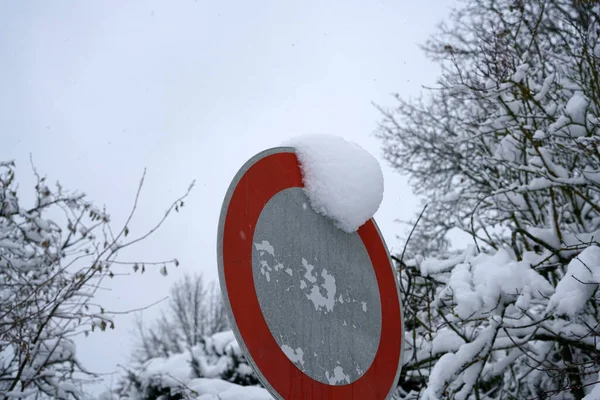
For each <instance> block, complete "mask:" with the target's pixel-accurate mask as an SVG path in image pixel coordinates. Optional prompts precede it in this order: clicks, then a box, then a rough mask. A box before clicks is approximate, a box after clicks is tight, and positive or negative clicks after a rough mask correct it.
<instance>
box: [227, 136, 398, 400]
mask: <svg viewBox="0 0 600 400" xmlns="http://www.w3.org/2000/svg"><path fill="white" fill-rule="evenodd" d="M302 187H303V183H302V174H301V170H300V166H299V164H298V159H297V157H296V154H295V152H294V149H293V148H289V147H280V148H274V149H269V150H266V151H263V152H261V153H259V154H258V155H256V156H254V157H253V158H252V159H250V160H249V161H248V162H247V163H246V164H245V165H244V166H243V167H242V168H241V169H240V171H239V172H238V173H237V175H236V176H235V178H234V179H233V181H232V183H231V185H230V187H229V190H228V191H227V194H226V196H225V200H224V203H223V208H222V210H221V217H220V220H219V231H218V242H217V243H218V244H217V249H218V251H217V253H218V265H219V278H220V282H221V290H222V293H223V297H224V300H225V305H226V309H227V311H228V315H229V319H230V322H231V325H232V328H233V331H234V333H235V336H236V338H237V340H238V342H239V344H240V347H241V349H242V351H243V352H244V355H245V356H246V357H247V359H248V362H249V363H250V364H251V365H252V367H253V368H254V370H255V372H256V374H257V375H258V377H259V379H260V380H261V382H262V383H263V385H264V386H265V387H266V388H267V390H268V391H269V392H270V393H271V395H273V396H274V397H275V398H277V399H285V400H292V399H314V400H325V399H327V400H335V399H346V400H347V399H357V400H358V399H360V400H364V399H388V398H389V397H390V396H391V394H392V392H393V390H394V389H395V387H396V384H397V381H398V377H399V375H400V369H401V362H402V343H403V341H404V338H403V326H402V317H401V302H400V294H399V291H398V285H397V282H396V279H395V276H394V271H393V268H392V265H391V260H390V257H389V254H388V251H387V248H386V246H385V243H384V241H383V238H382V237H381V233H380V232H379V229H378V228H377V225H376V224H375V221H374V220H373V219H371V220H369V221H367V222H366V223H365V224H364V225H363V226H361V227H360V228H359V229H358V231H357V232H354V233H346V232H344V231H341V230H340V229H338V228H336V227H335V226H334V224H333V222H332V221H331V220H330V219H328V218H325V217H323V216H321V215H319V214H317V213H316V212H315V211H313V210H312V208H311V207H310V205H309V201H308V199H307V197H306V195H305V194H304V191H303V190H302Z"/></svg>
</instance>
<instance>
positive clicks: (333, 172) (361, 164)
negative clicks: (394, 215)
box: [285, 135, 383, 233]
mask: <svg viewBox="0 0 600 400" xmlns="http://www.w3.org/2000/svg"><path fill="white" fill-rule="evenodd" d="M285 145H286V146H291V147H294V149H295V150H296V155H297V157H298V161H299V162H300V169H301V171H302V180H303V183H304V191H305V193H306V195H307V197H308V199H309V202H310V205H311V207H312V208H313V209H314V210H315V211H316V212H317V213H319V214H321V215H323V216H325V217H328V218H330V219H332V220H333V221H334V223H335V225H336V226H337V227H338V228H340V229H341V230H343V231H345V232H348V233H351V232H355V231H356V230H357V229H358V228H359V227H360V226H361V225H363V224H364V223H365V222H367V221H368V220H369V219H371V218H372V217H373V215H374V214H375V212H376V211H377V209H378V208H379V205H380V204H381V200H382V199H383V173H382V172H381V168H380V166H379V163H378V162H377V160H376V159H375V157H373V156H372V155H371V154H370V153H369V152H367V151H366V150H365V149H363V148H362V147H360V146H359V145H358V144H356V143H353V142H349V141H347V140H345V139H343V138H341V137H338V136H333V135H306V136H299V137H296V138H293V139H290V140H288V141H286V143H285Z"/></svg>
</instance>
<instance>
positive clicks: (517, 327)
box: [379, 0, 600, 400]
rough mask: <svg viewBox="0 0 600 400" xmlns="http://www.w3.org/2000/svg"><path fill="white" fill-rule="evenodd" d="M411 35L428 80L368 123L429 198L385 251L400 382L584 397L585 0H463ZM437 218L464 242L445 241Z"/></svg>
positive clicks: (483, 394) (590, 268)
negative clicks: (395, 278)
mask: <svg viewBox="0 0 600 400" xmlns="http://www.w3.org/2000/svg"><path fill="white" fill-rule="evenodd" d="M425 49H426V52H427V53H428V54H429V55H430V56H431V57H432V58H433V59H435V60H438V61H440V63H441V64H442V68H443V75H442V77H441V78H440V79H439V85H438V88H436V89H435V90H433V91H431V92H430V94H429V96H428V97H427V98H423V99H421V100H418V101H406V100H402V99H400V98H399V97H398V101H399V105H398V107H397V109H395V110H391V111H386V110H382V112H383V114H384V119H383V122H382V124H381V128H380V131H379V136H380V137H381V138H382V139H383V141H384V150H385V153H386V157H387V159H388V160H389V161H390V162H391V163H392V165H393V166H395V167H396V168H397V169H398V170H400V171H402V172H405V173H407V174H409V176H410V177H411V182H412V185H413V187H414V189H415V191H416V192H417V193H418V194H420V195H422V196H423V198H424V201H425V202H427V204H428V206H429V207H428V208H427V212H426V213H424V215H423V218H422V220H421V222H420V224H419V226H418V228H417V229H416V230H415V232H414V235H413V237H412V238H411V242H410V243H409V245H408V248H407V251H406V254H407V255H408V258H410V259H408V260H406V259H405V260H401V261H402V262H401V265H400V267H401V287H402V292H403V294H404V297H405V300H404V306H405V314H404V315H405V319H406V321H405V325H406V329H407V332H406V337H407V346H406V349H407V350H406V352H407V355H406V359H405V367H404V370H403V377H402V378H401V382H400V383H401V385H402V386H403V387H404V388H406V389H412V390H413V393H420V394H421V395H422V396H423V397H424V398H426V399H438V398H452V399H497V398H518V399H534V398H540V399H541V398H553V399H583V398H586V400H591V399H596V398H598V397H597V396H596V397H594V396H595V394H597V393H598V391H600V389H597V388H596V386H600V385H596V384H597V382H598V381H600V377H599V376H598V373H599V371H600V351H599V349H600V346H598V345H597V342H598V340H599V339H600V315H599V313H598V300H599V295H598V285H599V284H600V247H598V246H599V245H600V239H599V238H600V206H599V205H600V51H598V49H600V4H598V3H594V2H588V3H585V2H582V3H580V4H576V3H573V2H571V1H570V0H550V1H531V2H522V1H517V2H515V1H509V0H500V1H498V0H469V1H467V2H465V4H464V6H463V7H462V8H461V9H459V10H457V11H456V12H455V13H454V14H453V17H452V19H451V23H450V24H447V25H442V26H441V27H440V31H439V32H438V34H437V35H435V36H434V37H433V38H432V39H431V40H430V41H429V42H428V43H427V45H426V46H425ZM451 229H459V230H462V231H463V232H465V233H467V234H468V235H470V236H471V238H472V241H473V246H472V247H471V248H469V249H467V250H466V251H461V252H458V253H457V252H450V251H449V250H448V242H447V234H448V232H449V231H450V230H451ZM586 396H587V397H586Z"/></svg>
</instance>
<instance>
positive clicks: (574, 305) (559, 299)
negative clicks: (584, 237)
mask: <svg viewBox="0 0 600 400" xmlns="http://www.w3.org/2000/svg"><path fill="white" fill-rule="evenodd" d="M599 282H600V247H598V246H590V247H588V248H586V249H585V250H583V251H582V252H581V254H579V256H578V257H576V258H574V259H573V260H572V261H571V262H570V263H569V266H568V267H567V273H566V274H565V276H564V277H563V278H562V279H561V280H560V282H558V285H556V291H555V292H554V294H553V295H552V297H550V301H549V302H548V308H547V310H548V311H549V312H553V313H554V314H555V315H566V316H568V317H571V318H572V317H574V316H575V315H577V314H578V313H580V312H581V311H582V310H583V309H584V307H585V305H586V303H587V302H588V301H589V300H590V298H591V297H592V296H593V295H594V292H595V291H596V290H597V289H598V283H599Z"/></svg>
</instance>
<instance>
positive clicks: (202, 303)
mask: <svg viewBox="0 0 600 400" xmlns="http://www.w3.org/2000/svg"><path fill="white" fill-rule="evenodd" d="M228 327H229V321H228V320H227V315H226V314H225V308H224V306H223V298H222V297H221V294H220V292H219V289H218V288H217V286H216V284H215V283H214V282H211V283H210V284H208V285H206V284H205V283H204V279H203V278H202V275H194V276H191V275H185V276H184V277H183V278H182V279H181V280H179V281H177V282H175V284H174V285H173V287H172V288H171V290H170V298H169V304H168V307H167V309H166V310H163V311H162V313H161V315H160V317H159V318H158V319H157V320H156V321H155V322H154V323H153V324H152V325H151V326H150V327H147V326H145V325H144V323H143V320H142V319H141V315H138V319H137V326H136V332H135V335H136V338H135V339H136V341H137V347H136V349H135V350H134V352H133V354H132V358H133V361H134V363H135V364H138V365H139V364H143V363H144V362H146V361H148V360H149V359H152V358H156V357H169V356H171V355H173V354H176V353H182V352H184V351H185V350H187V349H189V348H190V347H194V346H196V345H198V344H202V343H204V341H205V338H206V337H207V336H211V335H213V334H215V333H217V332H221V331H224V330H226V329H228Z"/></svg>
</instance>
